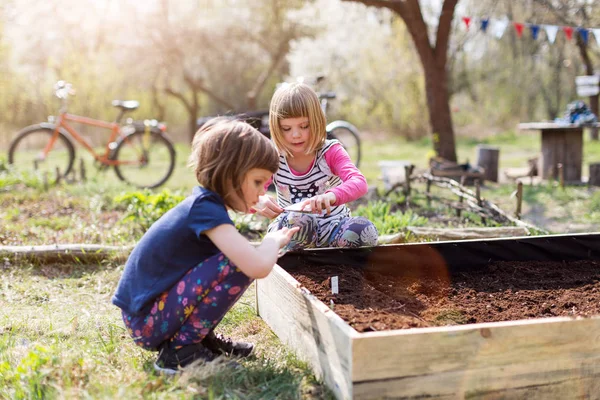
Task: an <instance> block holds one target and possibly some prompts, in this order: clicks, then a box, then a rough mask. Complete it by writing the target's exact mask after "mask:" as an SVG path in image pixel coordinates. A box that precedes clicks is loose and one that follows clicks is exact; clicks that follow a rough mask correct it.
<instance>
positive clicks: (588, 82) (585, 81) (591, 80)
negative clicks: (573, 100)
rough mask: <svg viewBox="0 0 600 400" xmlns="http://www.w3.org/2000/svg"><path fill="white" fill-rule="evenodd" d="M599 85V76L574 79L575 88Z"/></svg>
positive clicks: (582, 76)
mask: <svg viewBox="0 0 600 400" xmlns="http://www.w3.org/2000/svg"><path fill="white" fill-rule="evenodd" d="M599 83H600V75H581V76H576V77H575V84H576V85H577V86H593V85H595V86H598V84H599Z"/></svg>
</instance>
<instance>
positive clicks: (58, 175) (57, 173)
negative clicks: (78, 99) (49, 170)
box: [54, 167, 61, 185]
mask: <svg viewBox="0 0 600 400" xmlns="http://www.w3.org/2000/svg"><path fill="white" fill-rule="evenodd" d="M55 172H56V180H55V181H54V183H55V184H57V185H58V183H59V182H60V178H61V176H60V169H59V168H58V167H56V169H55Z"/></svg>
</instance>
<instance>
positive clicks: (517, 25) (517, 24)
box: [513, 22, 525, 37]
mask: <svg viewBox="0 0 600 400" xmlns="http://www.w3.org/2000/svg"><path fill="white" fill-rule="evenodd" d="M513 25H514V26H515V29H516V31H517V36H518V37H521V36H522V35H523V28H524V27H525V24H522V23H520V22H514V23H513Z"/></svg>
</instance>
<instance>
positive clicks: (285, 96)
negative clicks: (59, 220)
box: [269, 83, 327, 157]
mask: <svg viewBox="0 0 600 400" xmlns="http://www.w3.org/2000/svg"><path fill="white" fill-rule="evenodd" d="M301 117H306V118H308V124H309V127H310V138H309V140H308V147H307V149H306V154H311V153H314V152H315V151H317V150H319V149H320V148H321V147H322V146H323V144H324V143H325V138H326V137H327V132H326V131H325V126H326V125H327V120H326V118H325V113H324V112H323V109H322V108H321V103H320V102H319V97H318V96H317V93H315V91H314V90H312V88H311V87H310V86H308V85H306V84H304V83H292V84H286V85H284V86H282V87H280V88H279V89H278V90H277V91H276V92H275V94H274V95H273V98H272V99H271V106H270V107H269V129H270V130H271V138H272V139H273V141H274V142H275V145H276V146H277V149H278V150H279V151H280V152H281V153H283V155H284V156H286V157H287V156H290V155H291V152H290V149H289V148H288V146H287V145H286V144H285V140H284V138H283V132H282V131H281V126H280V125H279V122H280V121H281V120H282V119H284V118H301Z"/></svg>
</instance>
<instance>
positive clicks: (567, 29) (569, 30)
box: [562, 26, 573, 40]
mask: <svg viewBox="0 0 600 400" xmlns="http://www.w3.org/2000/svg"><path fill="white" fill-rule="evenodd" d="M562 29H563V31H564V32H565V35H567V39H569V40H571V39H572V38H573V28H571V27H570V26H563V27H562Z"/></svg>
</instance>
